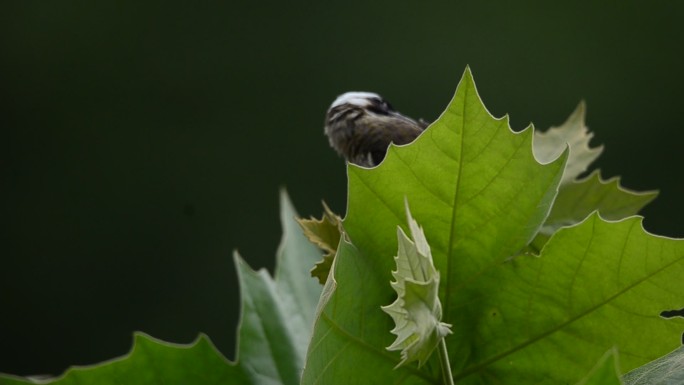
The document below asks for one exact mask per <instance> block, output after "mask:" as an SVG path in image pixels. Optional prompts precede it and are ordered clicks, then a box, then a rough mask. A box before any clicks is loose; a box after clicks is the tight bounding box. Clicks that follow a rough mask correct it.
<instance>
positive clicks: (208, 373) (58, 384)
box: [0, 333, 248, 385]
mask: <svg viewBox="0 0 684 385" xmlns="http://www.w3.org/2000/svg"><path fill="white" fill-rule="evenodd" d="M33 383H39V384H54V385H71V384H98V385H120V384H168V385H174V384H178V385H185V384H235V385H237V384H246V383H248V382H247V377H246V376H245V374H244V373H243V371H242V369H241V368H240V367H239V366H235V365H232V364H230V363H229V362H228V361H227V360H226V359H225V358H223V356H222V355H221V353H219V352H218V351H217V350H216V348H215V347H214V345H212V343H211V342H209V339H208V338H207V337H206V336H204V335H200V336H199V338H197V340H196V341H195V342H193V343H191V344H188V345H178V344H171V343H168V342H163V341H160V340H157V339H154V338H152V337H150V336H148V335H146V334H144V333H135V335H134V341H133V348H132V349H131V352H130V353H129V354H127V355H125V356H123V357H120V358H116V359H114V360H111V361H107V362H105V363H102V364H98V365H92V366H83V367H72V368H70V369H68V370H67V371H66V372H65V373H64V374H63V375H62V376H60V377H58V378H45V379H42V380H37V379H34V380H29V379H23V378H19V377H13V376H0V384H3V385H15V384H33Z"/></svg>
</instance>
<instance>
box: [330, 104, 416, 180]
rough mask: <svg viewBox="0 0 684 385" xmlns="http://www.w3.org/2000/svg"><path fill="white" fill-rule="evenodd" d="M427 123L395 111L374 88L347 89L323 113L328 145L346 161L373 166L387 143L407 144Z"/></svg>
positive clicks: (380, 157) (382, 153)
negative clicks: (362, 89)
mask: <svg viewBox="0 0 684 385" xmlns="http://www.w3.org/2000/svg"><path fill="white" fill-rule="evenodd" d="M427 126H428V122H426V121H425V120H423V119H419V120H414V119H412V118H409V117H407V116H405V115H402V114H400V113H399V112H397V111H396V110H395V109H394V108H393V107H392V105H391V104H390V103H389V102H388V101H386V100H385V99H383V98H382V97H381V96H380V95H378V94H376V93H374V92H357V91H354V92H347V93H344V94H342V95H340V96H338V97H337V99H335V101H333V103H332V104H331V105H330V107H329V108H328V111H327V113H326V116H325V128H324V132H325V135H326V136H327V137H328V141H329V142H330V146H331V147H332V148H333V149H334V150H335V151H336V152H337V153H338V154H339V155H340V156H342V157H344V158H345V159H346V161H347V162H350V163H354V164H356V165H358V166H362V167H375V166H377V165H378V164H380V162H382V160H383V159H384V158H385V154H386V153H387V148H388V147H389V145H390V143H394V144H397V145H401V144H408V143H411V142H412V141H413V140H415V139H416V138H417V137H418V135H420V134H421V133H422V132H423V131H424V130H425V129H426V128H427Z"/></svg>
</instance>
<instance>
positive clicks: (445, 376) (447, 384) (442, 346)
mask: <svg viewBox="0 0 684 385" xmlns="http://www.w3.org/2000/svg"><path fill="white" fill-rule="evenodd" d="M439 363H440V364H441V366H442V380H443V384H444V385H454V378H453V376H452V374H451V364H450V363H449V354H448V353H447V348H446V342H445V341H444V338H442V339H441V341H440V342H439Z"/></svg>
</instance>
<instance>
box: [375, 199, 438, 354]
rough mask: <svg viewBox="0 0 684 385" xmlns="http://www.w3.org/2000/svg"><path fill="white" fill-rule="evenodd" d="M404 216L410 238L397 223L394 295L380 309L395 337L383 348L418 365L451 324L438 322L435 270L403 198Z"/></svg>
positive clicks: (423, 238)
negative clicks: (390, 319)
mask: <svg viewBox="0 0 684 385" xmlns="http://www.w3.org/2000/svg"><path fill="white" fill-rule="evenodd" d="M406 216H407V219H408V223H409V229H410V230H411V237H412V238H413V241H412V240H411V239H410V238H409V237H408V236H406V234H405V233H404V231H403V230H402V229H401V227H398V228H397V238H398V242H399V251H398V252H397V256H396V257H394V260H395V261H396V263H397V270H395V271H393V272H392V276H393V277H394V279H395V281H394V282H392V283H391V284H392V288H393V289H394V291H396V292H397V299H396V300H395V301H394V302H393V303H392V304H391V305H388V306H383V307H382V310H383V311H384V312H385V313H387V314H389V315H390V316H391V317H392V319H393V320H394V324H395V327H394V329H392V333H393V334H395V335H396V336H397V339H396V340H395V341H394V343H393V344H392V345H390V346H389V347H388V348H387V350H400V351H401V362H399V364H398V365H397V366H401V365H405V364H406V363H408V362H412V361H418V366H421V365H423V364H424V363H425V361H427V359H428V358H429V357H430V355H431V354H432V352H433V351H434V350H435V348H436V347H437V344H439V343H440V342H441V340H442V339H443V338H444V337H445V336H446V335H447V334H449V333H451V331H450V330H449V328H450V327H451V325H448V324H445V323H443V322H441V320H442V304H441V303H440V302H439V298H438V297H437V292H438V290H439V272H437V270H435V266H434V265H433V263H432V253H431V252H430V245H429V244H428V243H427V240H426V239H425V235H424V234H423V229H421V228H420V226H418V223H417V222H416V221H415V220H414V219H413V218H412V217H411V212H410V210H409V207H408V202H406Z"/></svg>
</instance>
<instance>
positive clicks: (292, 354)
mask: <svg viewBox="0 0 684 385" xmlns="http://www.w3.org/2000/svg"><path fill="white" fill-rule="evenodd" d="M280 217H281V221H282V225H283V240H282V242H281V245H280V248H279V249H278V253H277V259H276V272H275V279H272V278H271V277H270V275H269V274H268V272H267V271H266V270H265V269H260V270H259V271H256V272H255V271H253V270H252V269H250V268H249V266H247V264H246V263H245V262H244V261H242V259H241V258H240V256H239V255H238V254H237V253H236V254H235V261H236V266H237V268H238V277H239V279H240V288H241V291H240V292H241V297H242V315H241V319H240V326H239V328H240V329H239V335H238V336H239V341H238V362H239V364H240V366H242V367H243V368H244V371H245V374H246V375H247V376H248V377H249V378H250V380H251V382H250V383H252V384H260V385H261V384H264V385H266V384H274V385H275V384H298V383H299V379H300V376H301V371H302V367H303V366H304V357H305V354H306V347H307V345H308V342H309V339H310V336H311V325H312V324H313V317H314V311H315V309H316V304H317V303H318V299H319V296H320V293H321V287H320V285H319V284H318V283H317V282H316V280H314V279H313V278H311V277H310V276H309V274H308V273H309V270H310V269H311V266H313V264H314V263H315V262H316V260H318V258H319V255H320V254H319V252H318V250H317V249H316V247H315V246H313V245H312V244H311V243H309V242H308V240H307V239H306V237H304V235H303V234H302V231H301V228H300V227H299V225H298V223H297V221H296V220H295V217H296V212H295V210H294V208H293V207H292V203H290V201H289V199H288V198H287V195H286V194H285V193H284V192H283V193H281V199H280Z"/></svg>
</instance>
